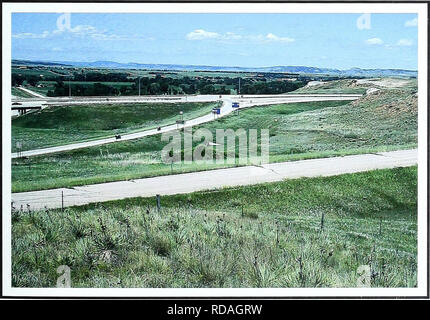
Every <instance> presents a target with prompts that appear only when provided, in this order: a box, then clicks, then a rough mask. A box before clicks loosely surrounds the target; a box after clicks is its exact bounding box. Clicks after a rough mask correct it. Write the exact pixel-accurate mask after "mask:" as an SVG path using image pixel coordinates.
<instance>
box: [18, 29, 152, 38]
mask: <svg viewBox="0 0 430 320" xmlns="http://www.w3.org/2000/svg"><path fill="white" fill-rule="evenodd" d="M58 36H68V37H79V38H92V39H94V40H138V39H148V38H146V37H145V36H142V35H137V34H134V35H117V34H111V33H108V32H107V31H106V30H99V29H97V28H96V27H93V26H90V25H77V26H75V27H73V28H64V29H61V30H60V29H56V30H53V31H51V32H50V31H44V32H43V33H40V34H37V33H30V32H26V33H18V34H14V35H12V37H13V38H18V39H44V38H52V37H58ZM150 40H153V38H152V39H150Z"/></svg>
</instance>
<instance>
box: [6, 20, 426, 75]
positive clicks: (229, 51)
mask: <svg viewBox="0 0 430 320" xmlns="http://www.w3.org/2000/svg"><path fill="white" fill-rule="evenodd" d="M360 16H361V15H360V14H74V13H72V14H71V15H70V20H69V19H68V18H67V17H66V16H62V17H63V18H64V19H63V20H60V21H58V19H59V17H61V14H52V13H49V14H39V13H14V14H13V15H12V57H13V58H14V59H30V60H44V61H97V60H109V61H117V62H138V63H169V64H192V65H216V66H242V67H260V66H276V65H305V66H316V67H329V68H341V69H346V68H351V67H360V68H402V69H414V70H416V69H417V64H418V62H417V36H418V32H417V16H416V15H415V14H371V15H370V21H369V19H367V18H368V16H365V17H362V18H361V19H360V20H359V22H358V23H357V19H358V18H359V17H360ZM68 21H70V23H68ZM369 22H370V23H369Z"/></svg>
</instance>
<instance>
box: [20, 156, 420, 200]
mask: <svg viewBox="0 0 430 320" xmlns="http://www.w3.org/2000/svg"><path fill="white" fill-rule="evenodd" d="M416 164H417V150H416V149H413V150H401V151H392V152H381V153H376V154H362V155H353V156H345V157H334V158H323V159H311V160H301V161H291V162H283V163H271V164H266V165H262V166H246V167H238V168H229V169H218V170H209V171H202V172H194V173H186V174H177V175H170V176H160V177H154V178H145V179H138V180H132V181H119V182H110V183H102V184H94V185H88V186H82V187H74V188H60V189H51V190H42V191H32V192H22V193H13V194H12V201H13V202H14V206H15V207H16V208H20V206H21V205H23V207H24V208H26V205H27V204H30V208H33V209H41V208H44V207H45V206H47V207H48V208H61V193H62V192H63V193H64V206H65V207H68V206H75V205H83V204H88V203H95V202H103V201H109V200H119V199H124V198H132V197H150V196H154V195H156V194H160V195H171V194H182V193H190V192H194V191H202V190H210V189H216V188H221V187H236V186H242V185H251V184H258V183H265V182H274V181H281V180H283V179H294V178H301V177H318V176H333V175H339V174H344V173H354V172H361V171H368V170H374V169H385V168H395V167H407V166H412V165H416Z"/></svg>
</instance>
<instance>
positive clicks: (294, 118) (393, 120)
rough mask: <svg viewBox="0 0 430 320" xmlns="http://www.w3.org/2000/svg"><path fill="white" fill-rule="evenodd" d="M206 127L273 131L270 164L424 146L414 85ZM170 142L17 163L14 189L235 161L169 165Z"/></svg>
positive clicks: (262, 110)
mask: <svg viewBox="0 0 430 320" xmlns="http://www.w3.org/2000/svg"><path fill="white" fill-rule="evenodd" d="M200 127H204V128H208V129H210V130H211V131H212V132H215V129H227V128H232V129H237V128H246V129H249V128H255V129H259V128H269V130H270V161H271V162H279V161H288V160H298V159H307V158H317V157H328V156H336V155H345V154H356V153H367V152H376V151H386V150H395V149H408V148H414V147H416V145H417V99H416V97H415V95H414V93H413V91H411V90H409V89H393V90H381V91H380V92H377V93H375V94H372V95H368V96H365V97H363V98H361V99H359V100H357V101H355V102H351V103H348V102H345V101H340V102H339V101H337V102H336V101H334V102H333V101H326V102H312V103H295V104H283V105H274V106H262V107H255V108H250V109H244V110H241V111H240V113H239V115H238V116H237V115H233V114H232V115H229V116H227V117H225V118H221V119H219V120H217V121H214V122H211V123H207V124H204V125H202V126H200ZM195 129H197V128H194V130H195ZM214 136H215V135H214ZM197 143H198V142H195V145H196V144H197ZM165 145H166V143H165V142H161V138H160V135H156V136H151V137H145V138H142V139H138V140H133V141H124V142H117V143H114V144H109V145H104V146H97V147H91V148H85V149H79V150H74V151H70V152H64V153H59V154H51V155H46V156H40V157H32V158H30V159H28V160H14V161H13V164H12V187H13V191H14V192H18V191H28V190H37V189H47V188H56V187H70V186H76V185H83V184H91V183H100V182H107V181H118V180H127V179H134V178H141V177H150V176H157V175H166V174H171V173H182V172H190V171H198V170H207V169H213V168H219V167H226V166H232V165H224V164H222V165H220V164H205V165H203V164H174V165H173V166H170V165H169V164H164V163H163V162H162V161H161V150H162V148H163V147H164V146H165ZM29 168H31V169H29Z"/></svg>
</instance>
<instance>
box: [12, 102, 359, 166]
mask: <svg viewBox="0 0 430 320" xmlns="http://www.w3.org/2000/svg"><path fill="white" fill-rule="evenodd" d="M360 97H361V95H351V94H345V95H343V94H342V95H339V94H336V95H332V94H329V95H324V94H318V95H306V94H305V95H302V94H300V95H293V94H289V95H278V96H275V95H271V96H267V95H266V96H262V95H254V96H244V97H243V98H242V97H239V96H222V98H221V99H222V101H223V105H222V107H221V114H220V115H217V116H214V115H213V114H212V113H210V114H207V115H204V116H201V117H198V118H195V119H192V120H188V121H186V122H185V124H184V125H181V127H182V126H185V127H191V126H196V125H199V124H203V123H206V122H210V121H214V120H216V119H218V118H220V117H224V116H226V115H228V114H230V113H231V112H233V111H234V109H233V108H232V100H234V101H238V102H239V103H240V108H242V109H243V108H249V107H252V106H260V105H270V104H276V103H296V102H311V101H339V100H345V101H351V100H356V99H358V98H360ZM132 98H136V97H132ZM96 99H98V100H97V101H99V100H100V99H101V98H100V97H97V98H96ZM129 99H131V98H129ZM136 99H141V98H140V97H137V98H136ZM145 99H152V100H147V101H152V102H155V101H157V102H172V100H170V99H171V98H169V97H167V98H166V97H164V98H163V97H155V98H154V97H150V98H145ZM153 99H158V100H153ZM163 99H167V100H163ZM175 99H176V100H174V102H178V100H177V99H183V100H180V101H181V102H184V101H185V100H186V101H189V102H191V101H193V102H196V101H217V100H219V96H189V97H180V98H175ZM80 101H82V100H80ZM85 101H89V100H85ZM127 101H128V102H130V101H131V100H127ZM139 101H140V100H139ZM32 103H34V99H33V101H32ZM80 103H82V102H80ZM97 103H98V102H97ZM104 103H106V101H105V102H104ZM68 104H70V102H68ZM176 129H178V125H176V124H173V125H167V126H164V127H161V129H160V130H157V129H150V130H143V131H139V132H135V133H130V134H124V135H121V139H120V140H116V139H115V137H110V138H104V139H98V140H93V141H86V142H78V143H73V144H68V145H63V146H57V147H49V148H42V149H35V150H28V151H23V152H21V156H23V157H31V156H38V155H43V154H49V153H56V152H64V151H70V150H75V149H81V148H87V147H93V146H99V145H103V144H107V143H113V142H118V141H126V140H133V139H138V138H143V137H146V136H151V135H156V134H159V133H163V132H168V131H172V130H176ZM17 157H18V153H12V158H17Z"/></svg>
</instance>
